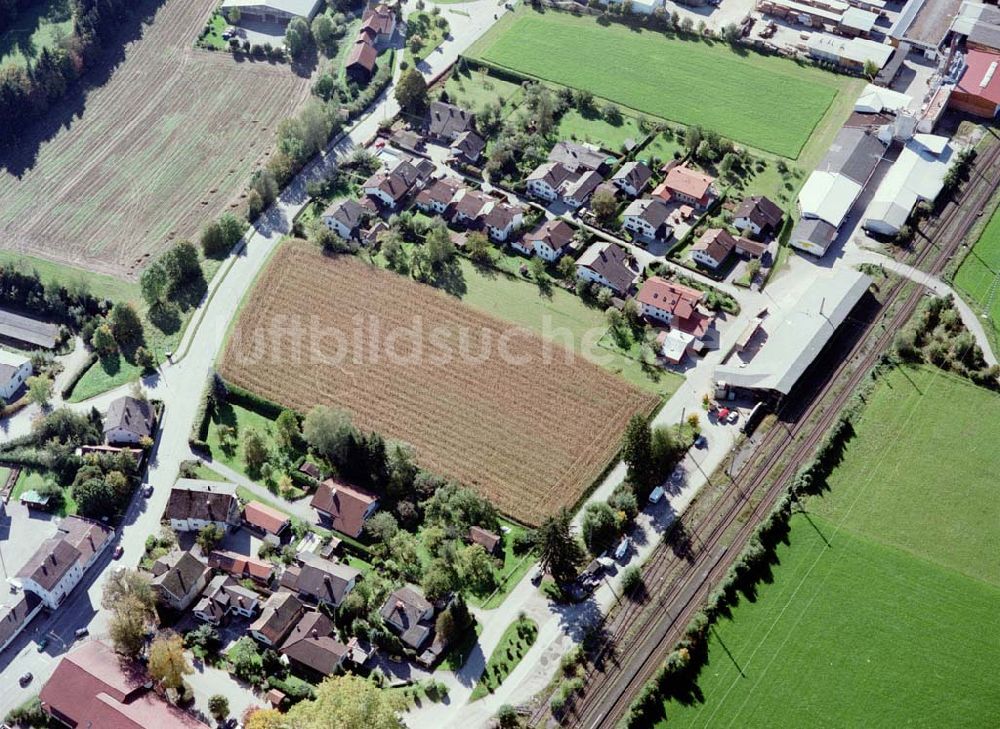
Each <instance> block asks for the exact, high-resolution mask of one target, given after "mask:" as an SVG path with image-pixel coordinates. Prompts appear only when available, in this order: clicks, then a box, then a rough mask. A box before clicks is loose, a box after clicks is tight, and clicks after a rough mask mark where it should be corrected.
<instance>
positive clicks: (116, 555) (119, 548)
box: [111, 544, 125, 559]
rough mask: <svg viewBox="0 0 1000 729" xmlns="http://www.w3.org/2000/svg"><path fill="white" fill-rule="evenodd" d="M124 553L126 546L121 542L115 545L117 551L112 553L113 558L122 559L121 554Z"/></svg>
mask: <svg viewBox="0 0 1000 729" xmlns="http://www.w3.org/2000/svg"><path fill="white" fill-rule="evenodd" d="M123 554H125V547H123V546H122V545H120V544H119V545H118V546H117V547H115V551H114V552H112V553H111V557H112V558H113V559H121V556H122V555H123Z"/></svg>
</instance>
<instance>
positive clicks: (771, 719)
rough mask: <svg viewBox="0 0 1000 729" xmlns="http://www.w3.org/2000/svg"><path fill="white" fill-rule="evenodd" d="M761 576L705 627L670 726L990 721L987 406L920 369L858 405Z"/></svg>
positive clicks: (994, 504) (999, 528)
mask: <svg viewBox="0 0 1000 729" xmlns="http://www.w3.org/2000/svg"><path fill="white" fill-rule="evenodd" d="M868 403H869V404H868V406H867V409H866V411H865V412H864V414H863V415H862V417H861V418H860V419H859V421H858V423H857V434H856V436H855V437H854V439H852V440H851V441H850V442H849V443H848V446H847V449H846V451H845V453H844V459H843V461H842V462H841V464H840V465H839V466H838V467H837V469H836V470H835V472H834V473H833V475H832V476H831V478H830V479H829V482H830V486H831V488H830V491H828V492H826V493H824V494H823V495H822V496H818V497H812V498H810V499H808V500H807V501H806V508H807V509H808V511H809V516H808V517H807V516H804V515H797V516H795V517H794V518H793V521H792V530H791V534H790V538H789V542H790V545H789V546H785V545H783V546H781V547H780V548H779V550H778V558H779V565H778V566H776V567H775V568H774V574H773V577H774V580H773V582H772V583H770V584H763V585H762V586H761V587H760V588H759V590H758V595H757V598H756V600H755V601H753V602H750V601H748V600H743V601H742V602H741V603H740V605H739V606H737V608H736V609H735V610H734V611H733V619H732V620H723V621H721V622H720V624H719V625H718V626H717V628H716V629H715V630H714V632H713V636H712V640H711V644H710V653H709V664H708V665H707V666H706V667H705V669H704V670H703V671H702V674H701V677H700V679H699V682H698V684H699V688H700V691H701V692H702V695H703V700H700V701H695V702H694V703H691V704H688V705H683V704H681V703H678V702H675V701H672V702H669V703H668V704H667V706H666V711H667V722H666V725H669V726H671V727H673V726H680V727H708V726H711V727H730V726H732V727H735V726H739V727H772V726H830V727H846V726H868V727H900V726H911V727H925V726H926V727H940V726H948V727H980V726H987V725H990V724H991V722H992V721H993V720H992V719H990V718H989V717H991V716H992V717H994V718H995V717H996V716H998V715H1000V694H998V693H997V692H996V691H995V687H994V686H993V680H992V675H993V669H992V666H994V664H995V662H996V658H997V656H998V655H1000V634H998V633H997V631H996V630H994V629H993V626H995V624H996V618H995V613H996V605H998V604H1000V560H998V558H997V555H998V554H1000V541H998V535H1000V499H998V498H997V484H996V478H995V474H996V473H997V466H996V460H997V456H996V453H997V451H996V449H995V447H994V446H993V444H995V443H996V440H997V436H998V432H997V431H998V429H1000V425H998V424H1000V396H998V395H996V394H995V393H992V392H989V391H987V390H983V389H980V388H977V387H975V386H973V385H971V384H970V383H968V382H966V381H964V380H960V379H958V378H955V377H952V376H950V375H947V374H945V373H943V372H941V371H939V370H936V369H934V368H931V367H920V368H907V369H905V370H902V369H897V370H894V371H892V372H890V373H889V374H887V375H885V376H884V377H883V378H882V380H881V381H880V384H879V385H878V387H877V388H876V389H875V391H874V392H873V393H872V395H871V397H870V398H868Z"/></svg>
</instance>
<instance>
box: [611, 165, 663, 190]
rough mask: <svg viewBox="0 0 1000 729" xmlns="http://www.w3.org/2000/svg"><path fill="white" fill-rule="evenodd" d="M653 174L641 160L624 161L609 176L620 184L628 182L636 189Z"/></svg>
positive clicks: (644, 183) (642, 185) (643, 185)
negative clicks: (612, 174) (611, 175)
mask: <svg viewBox="0 0 1000 729" xmlns="http://www.w3.org/2000/svg"><path fill="white" fill-rule="evenodd" d="M652 176H653V171H652V170H651V169H649V167H647V166H646V165H645V164H644V163H642V162H637V161H633V162H626V163H625V164H623V165H622V166H621V168H620V169H619V170H618V171H617V172H616V173H615V174H614V176H613V177H612V178H611V179H612V180H616V181H618V182H620V183H621V184H625V183H628V184H629V185H631V186H632V187H634V188H635V189H636V190H641V189H642V188H643V187H645V186H646V183H647V182H649V180H650V178H651V177H652Z"/></svg>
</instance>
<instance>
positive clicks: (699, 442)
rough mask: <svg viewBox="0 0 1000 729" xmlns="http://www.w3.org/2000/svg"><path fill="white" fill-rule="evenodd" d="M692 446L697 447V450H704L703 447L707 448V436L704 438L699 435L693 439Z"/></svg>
mask: <svg viewBox="0 0 1000 729" xmlns="http://www.w3.org/2000/svg"><path fill="white" fill-rule="evenodd" d="M694 447H695V448H698V449H699V450H704V449H705V448H708V438H706V437H705V436H703V435H699V436H698V437H697V438H695V439H694Z"/></svg>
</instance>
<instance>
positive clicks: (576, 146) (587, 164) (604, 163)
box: [549, 141, 608, 175]
mask: <svg viewBox="0 0 1000 729" xmlns="http://www.w3.org/2000/svg"><path fill="white" fill-rule="evenodd" d="M549 162H558V163H559V164H561V165H562V166H563V167H565V168H566V169H568V170H569V171H570V172H575V173H578V174H579V173H583V172H588V171H589V172H598V173H601V174H602V175H603V174H604V173H605V172H607V170H608V156H607V155H606V154H604V152H602V151H600V150H599V149H595V148H593V147H589V146H587V145H585V144H580V143H579V142H571V141H563V142H556V144H555V146H553V147H552V150H551V151H550V152H549Z"/></svg>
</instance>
